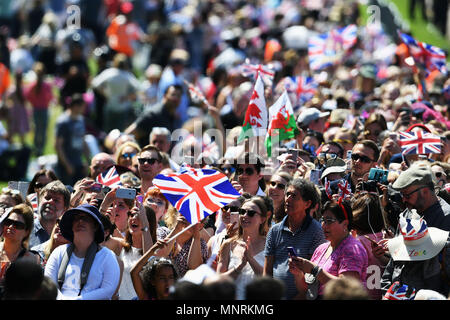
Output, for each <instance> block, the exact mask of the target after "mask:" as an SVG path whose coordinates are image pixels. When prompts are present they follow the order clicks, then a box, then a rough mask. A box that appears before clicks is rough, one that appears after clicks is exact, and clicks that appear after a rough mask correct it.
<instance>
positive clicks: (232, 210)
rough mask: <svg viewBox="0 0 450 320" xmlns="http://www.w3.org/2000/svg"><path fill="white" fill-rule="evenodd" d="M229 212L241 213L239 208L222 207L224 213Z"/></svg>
mask: <svg viewBox="0 0 450 320" xmlns="http://www.w3.org/2000/svg"><path fill="white" fill-rule="evenodd" d="M228 210H230V212H239V207H234V206H223V207H222V211H223V212H227V211H228Z"/></svg>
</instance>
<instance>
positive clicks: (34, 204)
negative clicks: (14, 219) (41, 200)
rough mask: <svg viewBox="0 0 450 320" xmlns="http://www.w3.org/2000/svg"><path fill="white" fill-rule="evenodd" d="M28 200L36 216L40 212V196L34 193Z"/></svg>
mask: <svg viewBox="0 0 450 320" xmlns="http://www.w3.org/2000/svg"><path fill="white" fill-rule="evenodd" d="M28 200H29V201H30V203H31V206H32V208H33V212H34V213H35V214H36V213H37V212H38V196H37V193H36V192H35V193H32V194H30V195H28Z"/></svg>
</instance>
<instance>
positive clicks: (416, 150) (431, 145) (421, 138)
mask: <svg viewBox="0 0 450 320" xmlns="http://www.w3.org/2000/svg"><path fill="white" fill-rule="evenodd" d="M399 137H400V146H401V147H402V153H403V154H428V153H441V138H440V137H438V136H435V135H433V134H432V133H429V132H425V131H422V130H420V131H416V132H414V131H410V132H402V131H400V132H399Z"/></svg>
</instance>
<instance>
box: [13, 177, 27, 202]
mask: <svg viewBox="0 0 450 320" xmlns="http://www.w3.org/2000/svg"><path fill="white" fill-rule="evenodd" d="M29 185H30V183H29V182H27V181H8V188H10V189H13V190H17V191H19V192H20V195H21V196H22V198H24V199H25V198H26V197H27V191H28V186H29Z"/></svg>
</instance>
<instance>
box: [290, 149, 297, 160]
mask: <svg viewBox="0 0 450 320" xmlns="http://www.w3.org/2000/svg"><path fill="white" fill-rule="evenodd" d="M288 152H289V153H290V154H291V155H292V160H294V161H295V162H297V158H298V149H289V151H288Z"/></svg>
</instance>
